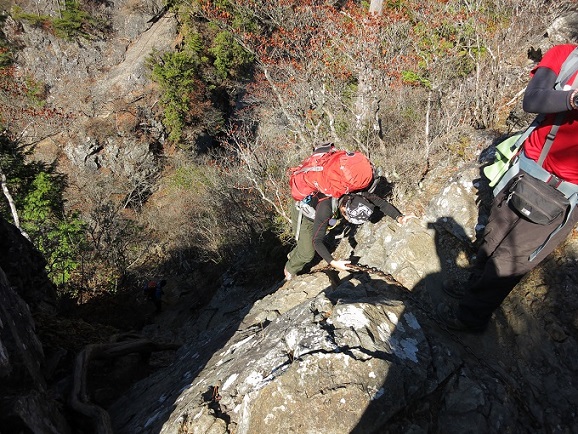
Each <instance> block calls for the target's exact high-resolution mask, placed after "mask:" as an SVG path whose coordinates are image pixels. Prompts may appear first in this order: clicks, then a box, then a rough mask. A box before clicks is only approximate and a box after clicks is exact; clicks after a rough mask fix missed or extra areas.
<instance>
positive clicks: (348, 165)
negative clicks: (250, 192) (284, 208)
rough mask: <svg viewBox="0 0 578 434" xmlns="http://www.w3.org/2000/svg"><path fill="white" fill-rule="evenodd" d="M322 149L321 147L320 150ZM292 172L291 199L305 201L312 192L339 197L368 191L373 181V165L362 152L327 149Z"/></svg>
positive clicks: (317, 153)
mask: <svg viewBox="0 0 578 434" xmlns="http://www.w3.org/2000/svg"><path fill="white" fill-rule="evenodd" d="M319 149H321V148H319ZM325 149H328V150H327V151H325V150H323V151H320V152H317V151H316V152H315V153H313V155H311V156H310V157H308V158H306V159H305V160H304V161H303V162H302V163H301V164H300V165H299V166H297V167H292V168H290V169H289V173H290V175H289V185H290V187H291V196H293V199H295V200H303V199H305V198H306V197H307V196H309V195H310V194H311V193H314V192H317V191H319V192H321V193H323V194H325V195H327V196H331V197H335V198H339V197H341V196H343V195H344V194H347V193H351V192H354V191H359V190H363V189H364V188H367V187H368V186H369V185H370V184H371V181H372V180H373V166H372V165H371V162H370V161H369V160H368V159H367V157H366V156H365V155H363V154H362V153H361V152H349V151H343V150H336V149H335V148H334V147H333V145H331V146H329V147H325Z"/></svg>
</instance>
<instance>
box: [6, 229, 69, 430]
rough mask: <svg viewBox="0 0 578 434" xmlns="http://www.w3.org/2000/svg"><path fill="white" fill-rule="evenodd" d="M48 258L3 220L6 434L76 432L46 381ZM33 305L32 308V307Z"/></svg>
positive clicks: (50, 306) (51, 299)
mask: <svg viewBox="0 0 578 434" xmlns="http://www.w3.org/2000/svg"><path fill="white" fill-rule="evenodd" d="M44 264H45V263H44V259H43V258H42V256H41V255H40V253H39V252H37V251H36V250H35V249H34V248H33V247H32V245H31V244H30V242H29V241H28V240H26V239H25V238H24V237H23V236H22V235H20V233H19V232H18V230H17V229H16V227H14V226H12V225H10V224H9V223H7V222H6V221H5V220H3V219H2V218H0V382H1V383H2V388H0V425H1V426H2V431H3V432H4V431H5V432H34V433H54V434H56V433H59V434H60V433H62V434H66V433H68V432H70V430H69V427H68V424H67V422H66V420H65V418H64V416H63V412H62V403H61V402H59V401H57V400H56V399H54V397H53V395H52V394H51V393H50V391H49V388H48V385H47V382H46V380H45V376H44V367H45V366H44V362H45V360H44V351H43V348H42V344H41V343H40V340H39V339H38V336H37V334H36V326H35V323H34V320H33V318H32V313H31V310H30V309H31V308H32V309H33V310H34V312H45V313H49V312H54V305H55V291H54V287H53V286H52V284H51V283H50V281H49V280H48V278H47V277H46V273H45V272H44V269H43V267H44ZM29 306H30V307H29Z"/></svg>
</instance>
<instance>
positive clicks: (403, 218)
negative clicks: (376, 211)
mask: <svg viewBox="0 0 578 434" xmlns="http://www.w3.org/2000/svg"><path fill="white" fill-rule="evenodd" d="M417 218H418V217H417V216H416V215H415V214H407V215H402V216H399V217H398V218H397V219H396V221H397V222H398V223H399V224H400V225H405V224H406V223H407V222H408V221H410V220H411V219H417Z"/></svg>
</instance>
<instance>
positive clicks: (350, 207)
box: [339, 194, 374, 225]
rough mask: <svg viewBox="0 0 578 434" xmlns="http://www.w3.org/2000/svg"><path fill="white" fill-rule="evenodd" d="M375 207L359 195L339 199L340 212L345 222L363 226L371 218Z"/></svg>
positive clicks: (348, 195)
mask: <svg viewBox="0 0 578 434" xmlns="http://www.w3.org/2000/svg"><path fill="white" fill-rule="evenodd" d="M373 208H374V205H373V204H372V203H371V202H370V201H369V200H367V199H366V198H364V197H363V196H360V195H357V194H346V195H344V196H342V197H341V198H340V199H339V211H340V212H341V215H342V216H343V218H345V220H347V221H348V222H349V223H353V224H354V225H361V224H363V223H365V222H367V221H369V219H370V218H371V215H372V214H373Z"/></svg>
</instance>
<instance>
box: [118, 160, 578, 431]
mask: <svg viewBox="0 0 578 434" xmlns="http://www.w3.org/2000/svg"><path fill="white" fill-rule="evenodd" d="M478 172H479V168H474V167H471V168H467V167H465V168H464V170H463V171H460V175H456V176H454V177H450V180H449V181H447V183H445V184H443V185H441V186H440V188H439V190H438V194H437V195H435V197H433V198H432V200H431V201H430V202H429V204H428V206H427V209H426V212H425V213H424V215H423V216H421V218H420V219H419V220H417V221H413V222H411V223H410V224H408V225H407V226H399V225H397V224H396V223H394V222H393V221H391V220H389V218H386V219H382V220H380V221H379V222H377V223H375V224H366V225H364V226H363V227H361V228H359V229H358V230H357V232H356V233H354V234H353V233H344V234H341V235H343V236H342V237H341V241H340V242H339V244H338V247H337V250H336V254H337V255H338V256H341V257H349V256H350V255H351V256H352V257H353V258H355V259H356V260H357V261H358V263H359V264H364V265H367V266H368V267H370V268H365V269H361V270H360V271H359V272H356V273H351V274H348V273H341V274H340V275H339V276H335V275H334V274H333V273H332V272H329V271H326V270H325V271H324V269H323V268H319V267H317V268H314V269H313V270H312V271H311V272H310V273H308V274H305V275H300V276H297V277H296V278H295V279H294V280H292V281H290V282H286V283H280V284H279V285H278V286H276V287H273V288H268V290H266V291H264V292H260V291H258V290H254V291H250V290H249V289H248V288H244V287H242V286H237V285H236V284H235V283H234V282H233V281H227V283H226V284H224V286H223V287H222V288H221V289H220V291H219V292H218V293H217V295H216V296H215V297H214V298H213V300H212V301H211V303H209V305H208V306H207V307H206V308H205V309H203V311H202V312H201V313H200V314H199V316H198V317H195V318H194V319H193V321H192V322H191V323H190V324H188V326H186V327H185V328H184V329H183V331H182V336H181V337H182V339H183V340H184V341H186V342H187V344H186V345H185V346H184V347H183V348H182V349H181V351H180V353H179V356H178V358H177V360H176V361H175V362H174V363H173V364H172V365H171V366H170V367H168V368H166V369H164V370H162V371H159V372H158V373H157V374H156V375H154V376H152V377H151V378H149V379H147V380H145V381H143V382H141V383H139V384H137V385H136V386H135V387H134V388H133V389H132V390H131V391H130V392H129V393H127V394H126V395H125V396H124V397H123V398H121V399H120V400H118V401H117V402H116V403H115V404H114V405H112V406H111V408H110V409H109V410H110V414H111V417H112V419H113V423H114V424H115V430H116V431H117V432H119V433H158V432H161V433H167V434H168V433H183V432H187V433H231V432H235V433H261V432H311V433H318V432H324V433H336V434H337V433H339V434H342V433H376V432H444V433H463V432H471V433H488V432H503V430H504V429H506V427H507V429H508V430H512V431H515V432H572V430H573V429H574V423H573V421H574V410H573V408H575V406H576V404H577V403H578V393H576V390H577V389H576V381H577V380H576V379H575V378H573V377H574V376H573V372H574V370H575V367H574V365H575V360H576V358H575V355H574V352H575V350H574V349H575V348H576V337H577V333H576V332H577V330H576V325H575V322H574V321H573V319H572V317H571V315H569V316H565V317H560V316H557V315H554V314H553V312H554V311H555V309H559V308H561V307H562V304H564V303H568V304H569V305H571V306H574V305H575V303H576V302H578V298H577V297H576V296H575V295H571V294H569V292H570V291H569V290H568V291H564V290H563V292H564V294H563V295H562V294H556V295H554V293H555V291H559V289H560V288H558V287H557V285H553V284H551V278H552V276H551V275H550V274H549V273H548V272H547V271H546V270H548V265H546V266H545V268H541V269H540V271H538V270H537V271H536V273H531V275H529V276H528V277H527V278H526V279H525V280H524V281H523V282H522V283H521V284H520V285H519V286H518V287H517V288H516V290H515V291H514V292H513V293H512V294H511V295H510V297H509V298H508V299H507V301H506V302H505V303H504V304H503V306H502V308H501V309H500V310H499V312H497V313H496V315H495V316H494V319H493V321H492V324H491V326H490V328H489V329H488V330H487V331H486V332H485V333H484V334H481V335H467V334H460V333H454V332H450V331H448V330H447V329H445V328H444V327H443V326H441V325H440V324H439V322H438V320H437V319H436V317H435V315H434V313H433V312H434V311H435V306H436V305H437V303H439V302H440V301H441V300H444V301H450V302H451V299H448V298H447V296H446V295H445V294H443V292H442V290H441V287H442V285H443V284H444V282H445V281H446V280H448V279H449V280H454V279H457V280H461V279H465V278H466V275H467V272H466V268H467V266H468V264H469V261H470V259H471V257H472V252H473V251H474V250H473V244H474V242H475V233H476V226H479V227H478V228H477V229H478V230H479V229H480V228H481V226H483V224H480V223H479V222H480V221H483V217H484V216H483V212H482V213H481V214H480V213H479V212H478V207H477V206H476V202H477V200H478V196H479V194H481V193H480V191H482V190H483V189H484V188H486V187H487V186H484V185H478V186H477V187H476V185H474V183H477V181H471V180H472V179H473V180H476V179H478V177H477V176H476V177H474V176H473V175H474V174H476V173H478ZM470 175H472V176H470ZM440 176H442V175H441V174H440ZM468 178H469V179H470V181H469V183H468V181H467V179H468ZM480 215H481V217H480ZM433 216H437V217H435V218H434V217H433ZM462 225H463V226H462ZM338 238H339V237H338ZM575 246H576V242H575V241H574V240H573V239H569V240H568V243H567V244H566V245H565V247H564V249H563V250H561V251H560V252H557V253H556V254H553V255H552V257H551V258H550V259H549V260H548V261H547V263H546V264H548V263H552V262H554V263H556V264H560V267H559V269H564V270H566V271H564V272H563V273H562V276H565V277H561V278H562V280H563V281H565V282H566V285H568V288H569V287H570V285H571V284H570V280H571V279H572V277H571V275H572V273H569V272H568V271H569V267H571V264H573V263H574V261H575V259H573V257H574V256H573V255H572V254H570V252H572V251H573V250H575V249H576V247H575ZM564 252H566V254H564ZM555 299H556V300H557V301H556V302H555V301H554V300H555ZM546 300H550V302H551V304H548V303H547V302H546ZM537 373H539V375H538V374H537Z"/></svg>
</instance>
